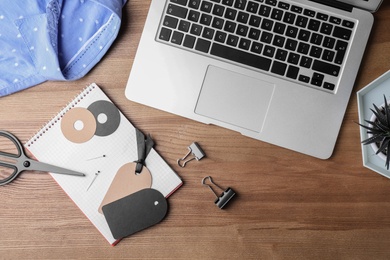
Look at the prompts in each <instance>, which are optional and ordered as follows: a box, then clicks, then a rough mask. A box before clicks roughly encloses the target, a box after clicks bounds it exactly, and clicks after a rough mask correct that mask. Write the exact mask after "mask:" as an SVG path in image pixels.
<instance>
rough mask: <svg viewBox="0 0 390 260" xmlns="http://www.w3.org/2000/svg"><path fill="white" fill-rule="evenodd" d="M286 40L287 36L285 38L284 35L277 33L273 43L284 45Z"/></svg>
mask: <svg viewBox="0 0 390 260" xmlns="http://www.w3.org/2000/svg"><path fill="white" fill-rule="evenodd" d="M285 40H286V38H284V37H283V36H280V35H275V36H274V40H273V42H272V45H274V46H276V47H283V46H284V42H285Z"/></svg>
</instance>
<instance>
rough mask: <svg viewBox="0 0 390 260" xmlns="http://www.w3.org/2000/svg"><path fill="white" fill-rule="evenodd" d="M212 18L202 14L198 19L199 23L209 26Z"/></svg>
mask: <svg viewBox="0 0 390 260" xmlns="http://www.w3.org/2000/svg"><path fill="white" fill-rule="evenodd" d="M212 19H213V17H212V16H211V15H209V14H202V16H201V17H200V21H199V22H200V23H201V24H204V25H207V26H209V25H210V24H211V20H212Z"/></svg>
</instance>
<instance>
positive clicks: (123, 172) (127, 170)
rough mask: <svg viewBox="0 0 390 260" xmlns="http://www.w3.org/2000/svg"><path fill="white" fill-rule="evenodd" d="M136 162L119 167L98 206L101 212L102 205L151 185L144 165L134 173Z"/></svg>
mask: <svg viewBox="0 0 390 260" xmlns="http://www.w3.org/2000/svg"><path fill="white" fill-rule="evenodd" d="M136 165H137V163H134V162H133V163H127V164H125V165H123V166H122V167H121V168H119V170H118V172H117V173H116V175H115V177H114V180H113V181H112V183H111V185H110V188H108V191H107V193H106V195H105V196H104V199H103V201H102V203H101V204H100V206H99V209H98V211H99V212H100V213H102V214H103V211H102V207H103V206H104V205H106V204H109V203H111V202H114V201H116V200H119V199H121V198H124V197H126V196H128V195H130V194H133V193H134V192H137V191H140V190H142V189H146V188H150V187H152V175H151V174H150V171H149V170H148V168H146V167H145V166H144V167H143V168H142V171H141V172H140V173H138V174H136V173H135V166H136Z"/></svg>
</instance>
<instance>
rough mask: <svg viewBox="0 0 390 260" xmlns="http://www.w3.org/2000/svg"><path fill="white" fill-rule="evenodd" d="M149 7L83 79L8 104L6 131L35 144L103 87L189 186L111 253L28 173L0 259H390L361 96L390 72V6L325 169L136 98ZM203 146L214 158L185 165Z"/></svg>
mask: <svg viewBox="0 0 390 260" xmlns="http://www.w3.org/2000/svg"><path fill="white" fill-rule="evenodd" d="M149 4H150V0H147V1H146V0H131V1H129V2H128V3H127V4H126V5H125V7H124V9H123V13H124V15H123V24H122V28H121V30H120V34H119V36H118V38H117V40H116V41H115V42H114V44H113V46H112V48H111V49H110V50H109V52H108V53H107V54H106V56H105V57H104V58H103V59H102V60H101V62H100V63H99V64H98V65H97V66H96V67H95V68H94V69H93V70H92V71H91V72H90V73H89V74H87V76H85V77H84V78H82V79H80V80H77V81H74V82H45V83H43V84H40V85H38V86H35V87H33V88H30V89H28V90H24V91H21V92H18V93H16V94H13V95H10V96H7V97H3V98H1V99H0V129H4V130H8V131H10V132H12V133H14V134H15V135H16V136H18V137H19V138H20V139H21V140H22V141H23V142H26V141H27V140H28V139H29V138H30V137H31V136H32V135H33V134H34V133H35V132H36V131H37V130H38V129H39V128H40V127H41V126H42V125H43V124H45V123H46V122H47V121H48V120H49V119H50V118H51V117H52V116H54V115H55V114H56V113H57V112H58V111H60V109H61V108H62V107H63V106H64V105H65V104H67V103H68V102H69V101H70V100H71V99H72V98H73V97H74V96H76V95H77V94H78V93H79V92H80V91H81V90H82V89H83V88H84V87H85V86H86V85H88V84H89V83H92V82H96V83H97V84H98V85H99V86H101V88H102V89H103V90H104V91H105V93H106V94H107V95H108V96H109V97H110V98H111V99H112V100H113V102H114V103H115V104H116V105H117V106H118V107H119V108H120V109H121V111H122V112H123V113H124V114H125V116H126V117H127V118H128V119H129V120H130V121H131V122H132V123H133V124H134V125H135V126H136V127H138V128H139V129H141V130H142V131H143V132H145V133H150V134H151V135H152V136H153V138H154V140H155V142H156V144H157V145H156V150H157V151H158V152H159V153H160V154H161V155H162V156H163V158H164V159H165V160H166V161H167V162H168V164H169V165H170V166H171V167H172V168H173V169H174V170H175V171H176V172H177V173H178V174H179V175H180V176H181V178H182V179H183V181H184V185H183V186H182V187H181V188H180V189H179V190H178V191H177V192H176V193H174V194H173V195H172V196H171V197H170V198H169V206H170V209H169V214H168V216H167V217H166V218H165V220H164V221H163V222H162V223H160V224H159V225H157V226H154V227H153V228H150V229H147V230H144V231H142V232H139V233H137V234H134V235H133V236H131V237H127V238H125V239H123V240H122V241H121V242H120V243H119V244H118V245H117V246H115V247H112V246H110V245H109V244H108V243H107V241H106V240H105V239H104V238H103V236H102V235H101V234H100V233H99V231H98V230H97V229H96V228H95V227H94V226H93V225H92V224H91V223H90V222H89V220H88V219H87V218H86V217H85V216H84V215H83V213H82V212H81V211H80V210H79V209H78V208H77V207H76V205H75V204H74V203H73V202H72V201H71V200H70V199H69V198H68V197H67V195H66V194H65V193H64V192H63V191H62V189H61V188H60V187H59V186H58V185H57V184H56V183H55V182H54V180H53V179H52V178H51V177H50V176H49V175H48V174H39V173H36V172H25V173H24V174H22V175H21V176H19V178H18V179H17V180H16V181H15V182H14V183H12V184H10V185H6V186H2V187H0V202H1V205H0V259H75V258H79V259H89V258H93V259H115V258H120V259H124V258H149V259H150V258H153V259H155V258H159V259H161V258H164V259H172V258H181V259H188V258H191V259H249V258H256V259H389V258H390V180H389V179H387V178H385V177H382V176H380V175H379V174H377V173H375V172H373V171H371V170H369V169H367V168H364V167H363V166H362V159H361V148H360V136H359V127H358V126H357V125H356V123H355V122H357V121H358V113H357V98H356V91H358V90H359V89H361V88H363V87H364V86H365V85H367V84H368V83H370V82H371V81H372V80H374V79H375V78H377V77H378V76H380V75H381V74H383V73H384V72H386V71H387V70H388V69H389V68H390V30H389V25H390V1H387V0H386V1H384V3H383V5H382V7H381V9H380V10H379V11H378V12H377V13H376V14H375V24H374V27H373V30H372V35H371V39H370V41H369V43H368V47H367V50H366V53H365V56H364V60H363V62H362V65H361V69H360V72H359V76H358V78H357V80H356V84H355V87H354V90H353V92H352V96H351V99H350V102H349V105H348V109H347V112H346V115H345V118H344V122H343V125H342V128H341V132H340V135H339V138H338V141H337V145H336V148H335V151H334V154H333V156H332V157H331V158H330V159H329V160H319V159H315V158H312V157H309V156H306V155H302V154H299V153H296V152H293V151H289V150H286V149H283V148H280V147H276V146H273V145H270V144H267V143H264V142H260V141H255V140H252V139H250V138H247V137H244V136H241V135H240V134H238V133H235V132H232V131H228V130H225V129H222V128H220V127H216V126H211V125H204V124H201V123H197V122H194V121H191V120H188V119H184V118H181V117H178V116H174V115H171V114H168V113H165V112H162V111H158V110H155V109H152V108H149V107H146V106H142V105H139V104H136V103H133V102H130V101H128V100H127V99H126V98H125V96H124V89H125V86H126V82H127V78H128V75H129V72H130V69H131V66H132V63H133V59H134V56H135V53H136V50H137V46H138V42H139V39H140V36H141V32H142V28H143V25H144V22H145V19H146V15H147V11H148V7H149ZM193 141H198V142H199V143H200V144H201V146H202V147H203V148H204V150H205V152H206V153H207V158H205V159H203V160H201V161H199V162H197V161H195V162H192V163H191V164H188V165H187V167H186V168H180V167H179V166H177V165H176V159H178V158H180V157H182V156H183V155H184V154H185V153H186V152H187V146H188V145H189V144H191V143H192V142H193ZM209 175H210V176H212V177H213V178H214V180H215V181H216V182H217V183H218V184H220V185H221V186H223V187H228V186H230V187H232V188H233V189H234V190H236V192H237V193H238V196H237V197H236V198H235V199H234V200H232V201H231V202H230V205H229V207H228V208H227V209H226V210H220V209H218V208H217V207H216V206H215V205H214V195H213V194H212V193H211V192H210V190H208V189H207V187H204V186H202V185H201V180H202V178H203V177H205V176H209Z"/></svg>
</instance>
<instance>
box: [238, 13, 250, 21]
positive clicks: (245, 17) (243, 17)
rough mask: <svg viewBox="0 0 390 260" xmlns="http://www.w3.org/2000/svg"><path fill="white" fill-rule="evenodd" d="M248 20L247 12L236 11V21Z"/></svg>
mask: <svg viewBox="0 0 390 260" xmlns="http://www.w3.org/2000/svg"><path fill="white" fill-rule="evenodd" d="M248 20H249V14H248V13H244V12H238V15H237V22H240V23H247V22H248Z"/></svg>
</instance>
